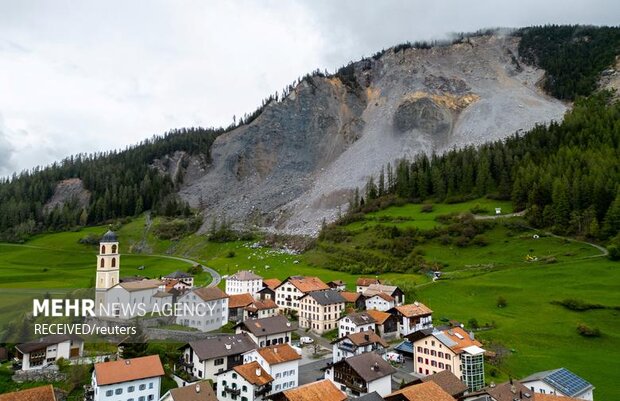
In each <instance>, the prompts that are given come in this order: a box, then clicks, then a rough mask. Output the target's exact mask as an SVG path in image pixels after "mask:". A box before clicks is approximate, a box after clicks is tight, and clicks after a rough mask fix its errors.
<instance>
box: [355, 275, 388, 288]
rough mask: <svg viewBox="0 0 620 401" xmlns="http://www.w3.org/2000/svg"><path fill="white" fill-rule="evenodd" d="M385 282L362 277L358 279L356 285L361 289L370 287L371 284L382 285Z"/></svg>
mask: <svg viewBox="0 0 620 401" xmlns="http://www.w3.org/2000/svg"><path fill="white" fill-rule="evenodd" d="M381 283H383V280H379V279H378V278H369V277H360V278H358V279H357V281H356V282H355V284H357V285H358V286H360V287H368V286H369V285H371V284H381Z"/></svg>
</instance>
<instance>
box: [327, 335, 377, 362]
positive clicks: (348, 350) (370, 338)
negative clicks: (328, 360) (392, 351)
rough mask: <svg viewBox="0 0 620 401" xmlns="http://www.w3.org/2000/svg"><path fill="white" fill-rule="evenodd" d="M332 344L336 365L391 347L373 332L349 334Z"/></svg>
mask: <svg viewBox="0 0 620 401" xmlns="http://www.w3.org/2000/svg"><path fill="white" fill-rule="evenodd" d="M332 344H333V347H332V361H333V362H334V363H336V362H338V361H340V360H342V359H345V358H350V357H352V356H355V355H360V354H363V353H365V352H373V351H377V350H383V349H385V348H388V346H389V345H388V343H387V342H385V340H384V339H382V338H381V337H379V336H378V335H377V334H376V333H375V332H374V331H372V330H369V331H362V332H359V333H351V334H348V335H346V336H345V337H341V338H338V339H336V340H334V341H332Z"/></svg>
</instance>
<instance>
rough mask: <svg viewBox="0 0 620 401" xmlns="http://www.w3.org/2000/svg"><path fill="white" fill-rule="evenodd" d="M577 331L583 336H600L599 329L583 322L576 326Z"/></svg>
mask: <svg viewBox="0 0 620 401" xmlns="http://www.w3.org/2000/svg"><path fill="white" fill-rule="evenodd" d="M577 333H579V335H581V336H583V337H600V336H601V331H600V330H599V329H598V328H596V327H594V328H593V327H590V326H588V325H586V324H584V323H581V324H580V325H579V326H577Z"/></svg>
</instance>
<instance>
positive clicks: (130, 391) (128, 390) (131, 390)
mask: <svg viewBox="0 0 620 401" xmlns="http://www.w3.org/2000/svg"><path fill="white" fill-rule="evenodd" d="M135 389H136V388H135V387H134V386H129V387H127V392H128V393H133V392H134V391H135Z"/></svg>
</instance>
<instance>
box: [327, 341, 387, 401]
mask: <svg viewBox="0 0 620 401" xmlns="http://www.w3.org/2000/svg"><path fill="white" fill-rule="evenodd" d="M395 372H396V369H394V368H393V367H392V365H390V364H389V363H388V362H386V361H384V360H383V358H382V357H381V356H379V355H377V354H376V353H374V352H368V353H364V354H361V355H356V356H353V357H350V358H347V359H343V360H341V361H338V362H336V363H334V364H333V365H330V366H328V367H327V368H326V369H325V378H326V379H328V380H331V381H333V382H334V384H335V385H336V387H338V388H340V390H342V391H344V392H345V393H346V394H347V395H349V396H350V397H360V396H363V395H366V394H368V393H372V392H373V391H376V392H377V393H378V394H379V395H380V396H381V397H384V396H386V395H388V394H390V393H391V392H392V374H394V373H395Z"/></svg>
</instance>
